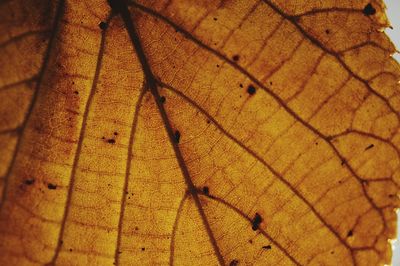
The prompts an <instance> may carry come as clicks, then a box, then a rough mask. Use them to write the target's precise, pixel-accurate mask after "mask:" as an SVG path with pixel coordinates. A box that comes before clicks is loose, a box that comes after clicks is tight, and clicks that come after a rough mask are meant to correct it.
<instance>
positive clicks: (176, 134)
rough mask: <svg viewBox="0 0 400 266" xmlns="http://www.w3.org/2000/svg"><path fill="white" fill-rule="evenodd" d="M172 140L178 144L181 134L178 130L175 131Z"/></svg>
mask: <svg viewBox="0 0 400 266" xmlns="http://www.w3.org/2000/svg"><path fill="white" fill-rule="evenodd" d="M174 138H175V142H176V143H179V140H180V139H181V133H180V132H179V130H176V131H175V134H174Z"/></svg>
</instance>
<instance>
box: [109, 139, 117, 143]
mask: <svg viewBox="0 0 400 266" xmlns="http://www.w3.org/2000/svg"><path fill="white" fill-rule="evenodd" d="M107 142H108V143H110V144H114V143H115V139H108V140H107Z"/></svg>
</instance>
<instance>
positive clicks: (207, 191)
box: [203, 186, 210, 196]
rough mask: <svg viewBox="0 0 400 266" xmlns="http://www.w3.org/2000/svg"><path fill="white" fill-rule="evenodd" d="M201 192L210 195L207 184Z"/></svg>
mask: <svg viewBox="0 0 400 266" xmlns="http://www.w3.org/2000/svg"><path fill="white" fill-rule="evenodd" d="M203 193H204V195H206V196H208V195H210V189H209V188H208V187H207V186H205V187H203Z"/></svg>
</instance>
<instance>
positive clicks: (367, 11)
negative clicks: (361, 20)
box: [363, 3, 376, 16]
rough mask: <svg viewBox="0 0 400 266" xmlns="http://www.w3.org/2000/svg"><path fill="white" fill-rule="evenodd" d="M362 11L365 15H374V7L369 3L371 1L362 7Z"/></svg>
mask: <svg viewBox="0 0 400 266" xmlns="http://www.w3.org/2000/svg"><path fill="white" fill-rule="evenodd" d="M363 13H364V15H366V16H371V15H375V13H376V9H375V8H374V7H373V6H372V5H371V3H369V4H368V5H366V6H365V7H364V9H363Z"/></svg>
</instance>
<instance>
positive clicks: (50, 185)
mask: <svg viewBox="0 0 400 266" xmlns="http://www.w3.org/2000/svg"><path fill="white" fill-rule="evenodd" d="M47 188H48V189H56V188H57V185H54V184H52V183H48V184H47Z"/></svg>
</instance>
